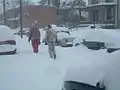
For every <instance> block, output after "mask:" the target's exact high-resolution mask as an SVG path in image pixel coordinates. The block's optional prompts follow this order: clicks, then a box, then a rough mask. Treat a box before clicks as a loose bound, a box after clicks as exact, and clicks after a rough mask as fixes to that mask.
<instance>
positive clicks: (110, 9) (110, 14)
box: [107, 8, 114, 20]
mask: <svg viewBox="0 0 120 90" xmlns="http://www.w3.org/2000/svg"><path fill="white" fill-rule="evenodd" d="M113 13H114V12H113V8H107V20H112V19H113Z"/></svg>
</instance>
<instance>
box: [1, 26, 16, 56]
mask: <svg viewBox="0 0 120 90" xmlns="http://www.w3.org/2000/svg"><path fill="white" fill-rule="evenodd" d="M15 53H16V41H15V37H14V35H13V32H12V30H11V29H10V28H9V27H7V26H4V25H0V55H8V54H15Z"/></svg>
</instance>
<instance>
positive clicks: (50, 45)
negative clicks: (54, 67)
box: [48, 41, 56, 58]
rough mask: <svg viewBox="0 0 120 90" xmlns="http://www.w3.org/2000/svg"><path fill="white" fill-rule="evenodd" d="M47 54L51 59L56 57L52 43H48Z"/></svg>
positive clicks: (53, 43)
mask: <svg viewBox="0 0 120 90" xmlns="http://www.w3.org/2000/svg"><path fill="white" fill-rule="evenodd" d="M48 52H49V55H50V57H51V58H53V57H54V56H55V55H56V52H55V42H54V41H48Z"/></svg>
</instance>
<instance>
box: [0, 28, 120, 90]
mask: <svg viewBox="0 0 120 90" xmlns="http://www.w3.org/2000/svg"><path fill="white" fill-rule="evenodd" d="M102 31H103V30H100V31H98V32H97V31H92V32H91V31H89V30H86V31H83V30H80V31H74V32H72V33H71V34H72V35H73V36H77V37H81V38H83V37H86V36H89V37H87V38H88V39H96V40H97V39H98V40H99V38H101V37H102V39H101V40H103V41H107V39H105V38H106V37H107V36H106V35H110V34H111V39H110V41H113V39H115V38H116V37H119V34H120V33H119V32H118V33H116V32H115V31H109V32H108V31H107V30H106V31H103V32H104V34H105V35H104V34H100V32H102ZM103 32H102V33H103ZM42 34H43V33H42ZM99 34H100V35H99ZM94 35H95V36H98V38H94ZM15 38H16V42H17V54H16V55H7V56H0V73H1V74H0V90H61V87H62V84H63V80H75V81H81V82H84V83H85V82H86V83H91V85H95V84H96V82H97V81H99V80H101V79H103V78H105V80H106V81H105V82H107V84H106V85H107V86H109V87H108V88H110V89H109V90H113V89H111V85H113V83H110V84H108V81H109V82H111V81H110V78H111V77H112V78H114V75H111V76H110V77H109V75H110V74H111V73H112V71H110V70H109V66H112V65H117V66H118V64H117V63H116V62H118V58H119V55H118V54H119V51H118V53H117V52H116V54H115V53H113V54H108V53H107V52H106V50H98V51H94V50H89V49H88V48H86V47H85V46H83V45H80V46H78V47H69V48H63V47H59V46H57V47H56V52H57V59H56V60H52V59H50V58H49V55H48V47H47V46H46V45H44V44H43V43H42V44H41V45H40V47H39V53H37V54H36V53H33V52H32V46H31V44H30V43H28V38H27V37H24V38H23V39H21V38H20V37H19V36H16V37H15ZM112 38H113V39H112ZM108 41H109V40H108ZM114 42H117V40H116V39H115V40H114ZM112 55H113V56H112ZM114 57H116V59H115V60H114ZM118 68H119V67H117V69H115V68H111V69H113V70H114V71H115V70H118ZM106 70H107V71H108V72H107V74H108V73H109V75H107V74H106ZM65 75H68V76H65ZM105 75H107V76H108V77H106V76H105ZM118 75H119V72H118ZM63 77H64V78H63ZM116 77H118V76H116ZM91 78H92V79H91ZM118 80H119V79H118ZM115 85H116V84H115ZM115 87H116V86H115Z"/></svg>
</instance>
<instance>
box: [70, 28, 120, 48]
mask: <svg viewBox="0 0 120 90" xmlns="http://www.w3.org/2000/svg"><path fill="white" fill-rule="evenodd" d="M72 35H73V36H75V35H76V36H77V37H78V38H77V39H76V40H75V41H74V44H76V43H81V42H82V40H83V39H85V40H86V41H98V42H104V43H106V45H107V47H109V48H110V47H114V48H120V43H119V39H118V38H120V32H119V31H112V30H111V31H110V30H109V31H108V30H102V29H97V30H91V29H86V30H78V31H74V32H73V33H72Z"/></svg>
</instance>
